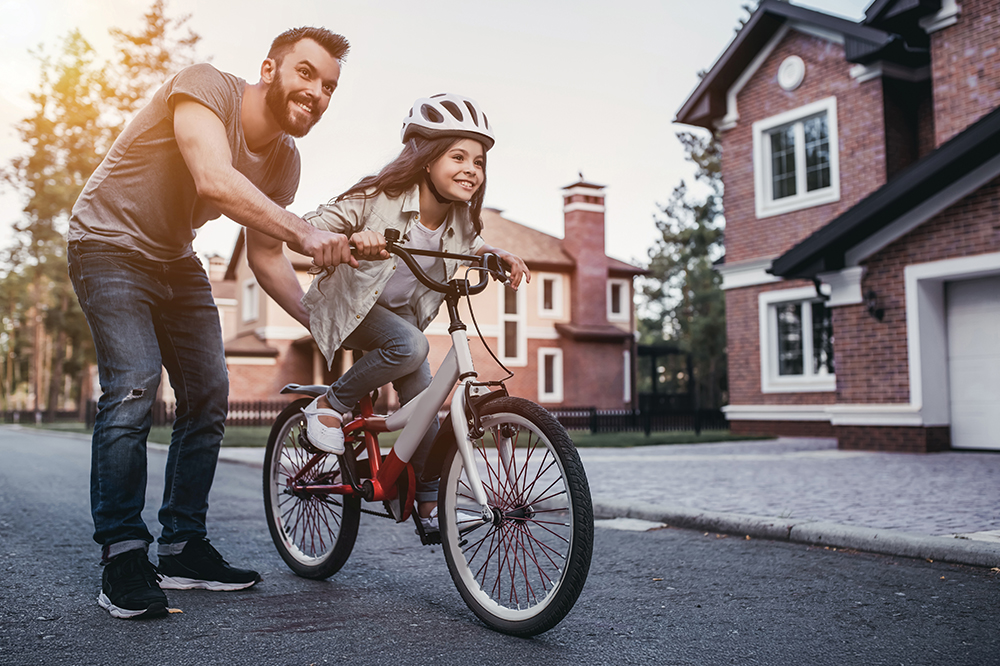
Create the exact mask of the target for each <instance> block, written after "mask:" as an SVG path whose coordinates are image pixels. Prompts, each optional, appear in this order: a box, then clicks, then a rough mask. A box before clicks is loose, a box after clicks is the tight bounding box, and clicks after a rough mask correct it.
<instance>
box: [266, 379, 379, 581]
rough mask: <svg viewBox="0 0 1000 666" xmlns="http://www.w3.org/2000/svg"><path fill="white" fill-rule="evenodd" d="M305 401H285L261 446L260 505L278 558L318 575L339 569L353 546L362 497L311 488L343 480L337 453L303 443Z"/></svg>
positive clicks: (325, 575) (294, 568)
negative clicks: (264, 446)
mask: <svg viewBox="0 0 1000 666" xmlns="http://www.w3.org/2000/svg"><path fill="white" fill-rule="evenodd" d="M309 402H310V400H309V399H308V398H303V399H301V400H296V401H295V402H293V403H291V404H290V405H288V407H286V408H285V409H284V411H282V412H281V414H280V415H279V416H278V418H277V420H276V421H275V422H274V426H273V427H272V428H271V434H270V436H269V437H268V440H267V449H266V450H265V452H264V509H265V511H266V514H267V528H268V530H270V532H271V539H272V540H273V541H274V545H275V546H276V547H277V549H278V553H279V554H280V555H281V559H283V560H284V561H285V563H286V564H287V565H288V566H289V568H291V570H292V571H294V572H295V573H296V574H298V575H299V576H302V577H304V578H315V579H322V578H328V577H330V576H332V575H333V574H334V573H336V572H337V571H338V570H340V568H341V567H342V566H344V563H345V562H347V558H348V557H349V556H350V554H351V550H352V549H353V548H354V540H355V539H356V538H357V536H358V525H359V523H360V521H361V500H360V499H358V498H357V497H348V496H345V495H336V494H329V493H322V492H316V491H314V490H310V488H311V487H312V488H315V487H317V486H331V485H338V484H341V483H344V480H343V474H342V473H341V470H340V458H339V457H338V456H334V455H328V454H323V453H318V454H317V453H310V452H309V451H308V450H306V449H305V448H303V447H302V444H301V442H300V437H305V430H306V419H305V416H304V415H303V414H302V408H303V407H304V406H305V405H308V404H309Z"/></svg>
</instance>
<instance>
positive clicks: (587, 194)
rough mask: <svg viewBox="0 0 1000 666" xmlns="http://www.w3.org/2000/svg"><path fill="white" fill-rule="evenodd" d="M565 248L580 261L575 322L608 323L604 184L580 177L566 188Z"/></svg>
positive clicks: (575, 284) (575, 288)
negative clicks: (590, 181) (589, 181)
mask: <svg viewBox="0 0 1000 666" xmlns="http://www.w3.org/2000/svg"><path fill="white" fill-rule="evenodd" d="M563 215H564V217H565V232H564V240H563V247H564V248H565V250H566V252H567V253H568V254H569V255H570V256H571V257H573V259H574V260H576V276H575V277H574V279H573V288H572V297H571V304H572V310H571V312H572V321H573V323H574V324H578V325H583V326H594V325H607V323H608V310H607V293H608V288H607V284H608V258H607V255H606V254H605V253H604V186H603V185H596V184H594V183H588V182H587V181H586V180H584V178H583V174H582V173H581V174H580V180H578V181H577V182H575V183H573V184H572V185H567V186H566V187H564V188H563Z"/></svg>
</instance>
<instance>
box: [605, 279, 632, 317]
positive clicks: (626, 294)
mask: <svg viewBox="0 0 1000 666" xmlns="http://www.w3.org/2000/svg"><path fill="white" fill-rule="evenodd" d="M616 285H617V286H620V287H621V290H622V294H621V295H622V298H621V306H622V311H621V312H612V310H611V291H612V289H613V288H614V286H616ZM631 287H632V283H631V281H629V280H625V279H622V278H608V293H607V303H608V321H621V322H629V321H632V308H631V307H629V306H631V305H632V289H631Z"/></svg>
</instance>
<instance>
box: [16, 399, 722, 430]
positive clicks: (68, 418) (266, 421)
mask: <svg viewBox="0 0 1000 666" xmlns="http://www.w3.org/2000/svg"><path fill="white" fill-rule="evenodd" d="M287 406H288V401H286V400H252V401H234V402H230V403H229V418H228V419H227V420H226V425H228V426H269V425H271V424H272V423H274V420H275V419H276V418H277V417H278V414H280V413H281V410H283V409H284V408H285V407H287ZM549 412H551V413H552V415H553V416H555V417H556V418H557V419H559V422H560V423H562V424H563V426H565V427H566V429H567V430H589V431H590V432H592V433H599V432H645V433H647V434H648V433H650V432H654V431H655V432H664V431H685V430H693V431H695V432H696V433H700V432H701V431H702V430H728V429H729V422H728V421H727V420H726V417H725V415H724V414H723V413H722V410H718V409H667V410H656V411H638V410H636V411H632V410H626V409H597V408H596V407H573V408H566V407H562V408H552V409H550V410H549ZM96 413H97V404H96V403H93V402H92V403H90V404H89V405H88V406H87V410H86V423H87V425H90V426H92V425H93V424H94V416H95V415H96ZM174 417H175V413H174V404H173V403H167V402H163V401H157V402H155V403H154V404H153V425H157V426H162V425H170V424H171V423H173V421H174ZM72 421H79V414H78V413H77V412H76V411H72V412H57V413H56V415H55V419H54V420H49V419H48V418H47V414H46V413H45V412H34V411H16V412H3V422H4V423H53V422H72Z"/></svg>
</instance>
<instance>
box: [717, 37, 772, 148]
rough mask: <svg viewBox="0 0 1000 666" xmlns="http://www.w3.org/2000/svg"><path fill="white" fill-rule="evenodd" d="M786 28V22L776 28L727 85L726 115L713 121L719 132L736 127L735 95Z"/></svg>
mask: <svg viewBox="0 0 1000 666" xmlns="http://www.w3.org/2000/svg"><path fill="white" fill-rule="evenodd" d="M788 30H789V27H788V24H787V23H786V24H785V25H782V26H781V27H780V28H778V31H777V32H776V33H774V36H773V37H771V39H770V40H769V41H768V42H767V44H765V45H764V48H762V49H761V50H760V52H759V53H758V54H757V55H756V57H754V59H753V60H752V61H750V64H749V65H748V66H747V68H746V69H744V70H743V73H742V74H740V77H739V78H738V79H736V81H735V82H734V83H733V85H731V86H729V90H727V91H726V115H725V116H723V117H722V118H721V119H720V120H717V121H716V122H715V127H716V129H718V130H719V131H720V132H725V131H726V130H729V129H732V128H734V127H736V123H737V122H739V120H740V112H739V108H738V107H737V103H736V97H737V96H738V95H739V94H740V92H741V91H742V90H743V86H745V85H746V84H747V82H748V81H749V80H750V78H751V77H753V75H754V74H756V73H757V70H758V69H760V67H761V65H763V64H764V61H765V60H767V59H768V58H769V57H770V55H771V51H773V50H774V48H775V47H776V46H777V45H778V43H779V42H780V41H781V40H782V39H784V38H785V35H787V34H788Z"/></svg>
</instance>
